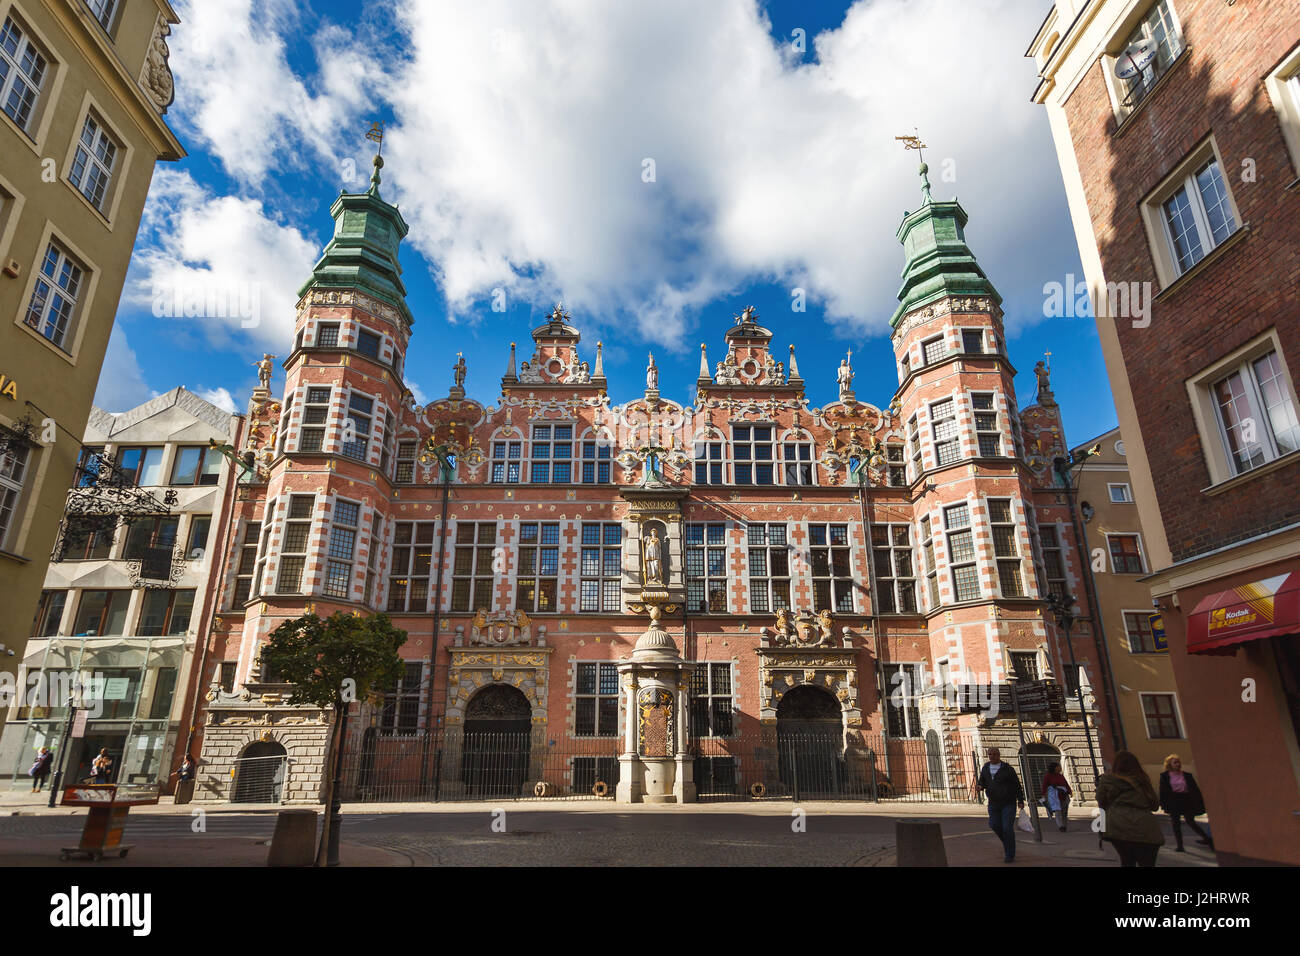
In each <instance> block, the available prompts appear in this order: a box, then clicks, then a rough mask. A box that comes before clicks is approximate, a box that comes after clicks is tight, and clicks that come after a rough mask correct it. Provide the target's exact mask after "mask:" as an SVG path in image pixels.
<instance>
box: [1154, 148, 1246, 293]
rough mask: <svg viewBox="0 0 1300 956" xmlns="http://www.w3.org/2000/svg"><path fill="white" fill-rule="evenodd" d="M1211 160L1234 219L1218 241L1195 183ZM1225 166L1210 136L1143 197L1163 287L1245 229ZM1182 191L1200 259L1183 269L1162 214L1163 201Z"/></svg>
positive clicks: (1165, 218)
mask: <svg viewBox="0 0 1300 956" xmlns="http://www.w3.org/2000/svg"><path fill="white" fill-rule="evenodd" d="M1211 162H1213V163H1215V164H1217V165H1218V167H1219V181H1220V182H1221V183H1222V184H1223V190H1224V193H1225V195H1226V199H1227V204H1228V209H1229V211H1230V212H1231V213H1232V221H1233V228H1232V231H1231V232H1229V233H1228V234H1227V236H1225V237H1224V238H1223V239H1221V240H1219V241H1217V242H1216V241H1215V239H1214V233H1213V231H1212V230H1211V228H1210V224H1209V217H1208V215H1207V213H1206V210H1205V202H1204V200H1203V199H1202V197H1201V190H1200V186H1199V185H1198V184H1197V182H1196V176H1197V174H1198V173H1199V172H1200V171H1201V170H1202V169H1203V168H1204V167H1205V166H1206V165H1207V164H1208V163H1211ZM1227 168H1228V167H1227V166H1225V164H1224V162H1223V157H1222V156H1221V155H1220V154H1219V149H1218V145H1217V144H1216V143H1215V141H1214V138H1213V137H1209V138H1208V139H1206V140H1205V141H1204V142H1202V143H1201V144H1200V145H1199V146H1197V147H1196V149H1195V150H1193V151H1192V152H1191V153H1190V154H1189V155H1188V156H1187V158H1186V159H1184V160H1183V161H1182V162H1180V163H1179V164H1178V166H1177V167H1176V168H1175V169H1174V170H1173V171H1172V172H1171V173H1170V174H1169V175H1167V176H1166V177H1165V178H1164V179H1162V180H1161V181H1160V183H1159V184H1158V185H1157V186H1156V187H1155V189H1153V190H1152V191H1151V192H1150V193H1148V194H1147V197H1146V198H1145V199H1143V200H1142V203H1141V210H1142V219H1143V222H1144V223H1145V225H1146V230H1147V241H1148V243H1149V244H1150V246H1151V253H1152V259H1153V260H1154V261H1155V266H1156V277H1157V278H1158V279H1159V280H1160V284H1161V286H1162V288H1168V287H1169V286H1171V285H1173V284H1174V283H1175V282H1177V281H1178V280H1179V279H1181V278H1182V277H1183V276H1185V275H1187V274H1188V273H1190V272H1192V271H1194V270H1195V269H1196V268H1197V267H1198V266H1200V265H1201V264H1202V263H1203V262H1205V261H1206V260H1207V259H1209V258H1210V257H1211V256H1212V255H1213V254H1214V251H1215V250H1216V249H1219V248H1221V247H1222V246H1225V245H1227V244H1228V243H1229V242H1231V241H1232V238H1233V237H1234V236H1235V235H1237V233H1239V232H1241V230H1242V229H1243V228H1245V225H1246V224H1245V223H1243V222H1242V219H1241V211H1240V210H1239V209H1238V208H1237V200H1236V198H1235V197H1234V196H1233V193H1232V185H1231V183H1230V179H1231V177H1229V176H1227V175H1225V174H1224V170H1225V169H1227ZM1182 190H1186V191H1187V197H1188V204H1189V208H1190V211H1191V214H1192V220H1193V225H1194V226H1195V228H1196V231H1197V239H1198V241H1199V242H1200V245H1201V255H1200V258H1198V259H1197V260H1196V261H1194V262H1192V263H1191V264H1190V265H1189V266H1187V268H1185V269H1184V268H1183V267H1182V266H1181V265H1180V264H1179V262H1178V251H1177V246H1176V245H1175V243H1174V236H1173V232H1172V231H1171V230H1170V228H1169V221H1168V217H1167V216H1166V215H1165V203H1166V202H1167V201H1169V200H1170V199H1172V198H1173V197H1174V195H1175V194H1177V193H1178V192H1180V191H1182Z"/></svg>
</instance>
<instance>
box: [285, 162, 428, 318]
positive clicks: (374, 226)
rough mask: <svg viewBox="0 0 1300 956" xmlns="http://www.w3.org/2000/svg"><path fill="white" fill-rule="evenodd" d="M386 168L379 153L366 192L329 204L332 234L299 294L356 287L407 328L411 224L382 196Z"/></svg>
mask: <svg viewBox="0 0 1300 956" xmlns="http://www.w3.org/2000/svg"><path fill="white" fill-rule="evenodd" d="M383 168H384V158H383V157H382V156H376V157H375V171H374V174H373V175H372V176H371V177H370V188H369V189H368V190H367V191H366V192H364V193H346V192H345V193H340V194H339V197H338V199H336V200H334V205H333V206H331V207H330V215H331V216H333V217H334V237H333V238H332V239H330V241H329V244H328V245H326V246H325V251H324V253H323V254H322V255H321V257H320V261H319V262H317V263H316V266H315V268H314V269H312V277H311V278H310V279H309V280H307V283H306V284H305V285H304V286H303V287H302V288H301V289H299V290H298V295H299V296H300V297H301V296H303V295H306V294H307V293H308V292H309V291H311V290H312V289H356V290H358V291H361V292H365V293H366V294H368V295H373V296H374V297H375V298H377V299H380V300H381V301H383V302H386V303H388V304H389V305H391V306H392V307H393V308H395V309H397V311H398V312H399V313H401V315H402V318H403V319H404V320H405V321H406V323H407V326H408V327H409V326H411V325H414V324H415V320H414V319H413V318H412V316H411V311H410V309H408V308H407V306H406V286H405V285H404V284H403V283H402V265H401V263H400V262H399V261H398V249H399V248H400V247H401V244H402V240H403V239H405V238H406V234H407V232H408V231H409V228H410V227H408V226H407V225H406V220H404V219H403V218H402V214H401V213H400V212H398V211H397V207H396V206H391V205H389V204H388V203H386V202H384V200H383V198H382V197H381V196H380V195H379V183H380V175H379V171H380V170H381V169H383Z"/></svg>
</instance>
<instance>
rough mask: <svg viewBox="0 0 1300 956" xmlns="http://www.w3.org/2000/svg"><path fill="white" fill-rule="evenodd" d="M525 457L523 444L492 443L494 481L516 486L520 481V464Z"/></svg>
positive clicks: (513, 442)
mask: <svg viewBox="0 0 1300 956" xmlns="http://www.w3.org/2000/svg"><path fill="white" fill-rule="evenodd" d="M522 456H523V443H522V442H517V441H511V442H505V441H494V442H493V443H492V481H493V482H495V483H497V484H501V483H502V482H504V483H506V484H515V483H517V482H518V481H519V464H520V458H521V457H522Z"/></svg>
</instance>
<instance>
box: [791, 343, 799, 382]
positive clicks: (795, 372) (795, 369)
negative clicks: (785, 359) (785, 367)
mask: <svg viewBox="0 0 1300 956" xmlns="http://www.w3.org/2000/svg"><path fill="white" fill-rule="evenodd" d="M790 377H791V378H799V377H800V376H799V363H798V362H796V361H795V358H794V343H791V344H790Z"/></svg>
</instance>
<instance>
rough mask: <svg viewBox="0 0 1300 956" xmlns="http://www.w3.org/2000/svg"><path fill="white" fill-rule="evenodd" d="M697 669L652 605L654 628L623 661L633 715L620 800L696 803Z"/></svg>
mask: <svg viewBox="0 0 1300 956" xmlns="http://www.w3.org/2000/svg"><path fill="white" fill-rule="evenodd" d="M692 670H693V665H692V664H689V663H687V662H686V661H683V660H682V658H681V654H680V653H678V650H677V644H676V642H675V641H674V640H673V639H672V637H671V636H669V634H668V633H667V632H666V631H664V630H663V629H662V628H661V627H660V626H659V608H658V606H654V605H652V606H651V609H650V627H649V628H648V629H647V630H646V632H645V633H644V634H642V635H641V637H640V639H638V640H637V642H636V648H635V649H634V650H633V652H632V657H631V659H629V660H626V661H623V662H621V663H620V664H619V665H618V671H619V679H620V685H621V687H622V689H623V694H624V698H625V701H626V706H625V708H624V709H625V711H626V715H627V716H626V724H625V726H624V728H623V753H622V754H621V755H620V756H619V765H620V766H619V771H620V772H619V779H618V789H617V791H616V793H615V796H616V797H617V799H618V802H619V803H694V802H695V799H696V791H695V762H694V759H693V758H692V757H691V755H690V753H689V751H688V739H687V726H686V715H687V713H688V711H687V707H688V696H687V695H688V691H689V688H690V679H691V671H692Z"/></svg>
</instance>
